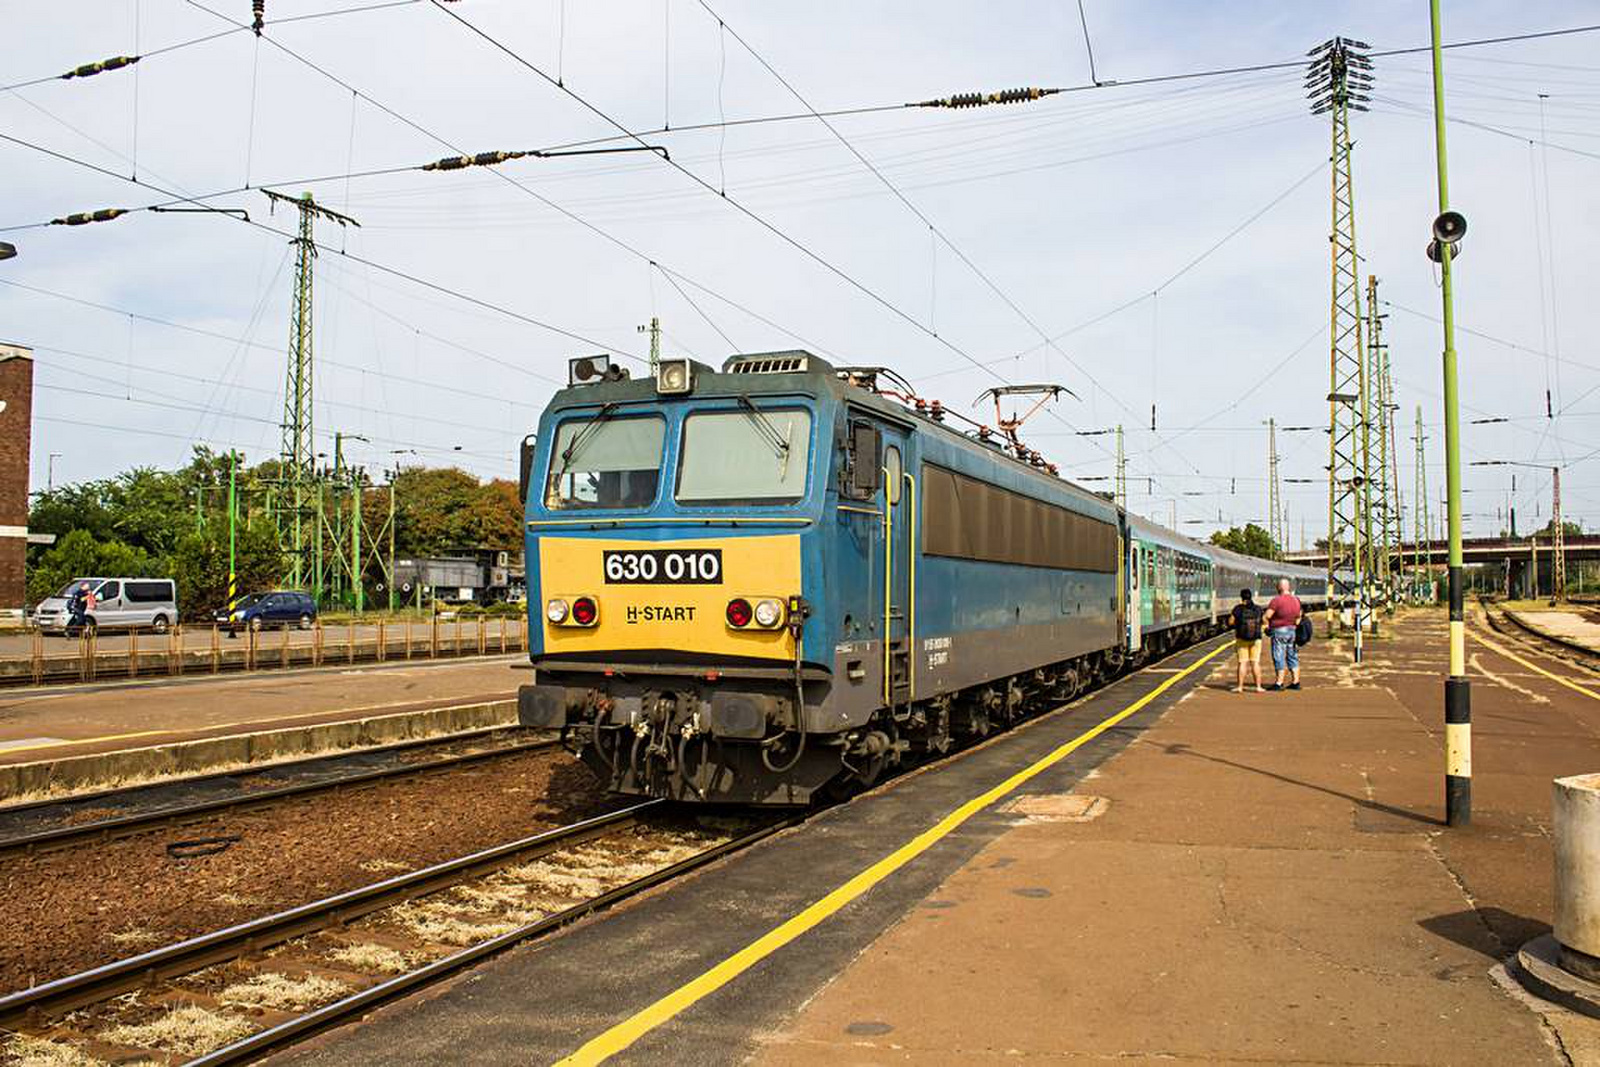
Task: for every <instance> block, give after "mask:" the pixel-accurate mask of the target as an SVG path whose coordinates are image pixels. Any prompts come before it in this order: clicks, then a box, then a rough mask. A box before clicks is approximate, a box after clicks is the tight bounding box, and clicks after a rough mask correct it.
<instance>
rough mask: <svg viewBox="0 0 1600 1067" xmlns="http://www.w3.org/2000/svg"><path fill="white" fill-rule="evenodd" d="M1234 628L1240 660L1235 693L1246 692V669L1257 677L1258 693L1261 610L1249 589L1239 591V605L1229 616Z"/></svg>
mask: <svg viewBox="0 0 1600 1067" xmlns="http://www.w3.org/2000/svg"><path fill="white" fill-rule="evenodd" d="M1228 621H1229V623H1230V624H1231V625H1232V626H1233V648H1234V651H1235V652H1236V653H1237V654H1238V658H1239V684H1238V685H1236V686H1234V687H1233V691H1234V692H1235V693H1242V692H1244V676H1245V672H1246V669H1247V668H1248V670H1249V673H1250V674H1251V675H1253V676H1254V677H1255V682H1256V692H1258V693H1264V692H1266V690H1265V689H1262V688H1261V608H1260V607H1258V606H1257V605H1256V595H1255V594H1254V593H1253V592H1251V591H1250V590H1248V589H1241V590H1239V603H1237V604H1235V605H1234V606H1233V611H1232V613H1230V614H1229V616H1228Z"/></svg>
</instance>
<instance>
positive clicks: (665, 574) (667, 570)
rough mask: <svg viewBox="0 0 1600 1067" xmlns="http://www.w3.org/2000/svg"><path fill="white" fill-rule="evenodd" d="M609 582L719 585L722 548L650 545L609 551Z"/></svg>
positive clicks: (606, 560) (606, 562)
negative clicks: (653, 546)
mask: <svg viewBox="0 0 1600 1067" xmlns="http://www.w3.org/2000/svg"><path fill="white" fill-rule="evenodd" d="M605 570H606V584H608V585H717V584H719V583H720V582H721V581H722V549H720V548H681V549H680V548H649V549H640V550H637V551H635V550H625V551H624V550H614V551H607V552H606V553H605Z"/></svg>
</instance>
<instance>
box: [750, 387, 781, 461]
mask: <svg viewBox="0 0 1600 1067" xmlns="http://www.w3.org/2000/svg"><path fill="white" fill-rule="evenodd" d="M739 406H740V407H742V408H744V409H745V410H746V411H747V412H749V413H750V421H751V422H753V423H755V426H756V430H757V432H759V433H760V434H761V435H762V436H763V437H765V438H766V439H767V444H769V445H771V446H772V449H773V451H774V452H776V453H777V454H778V458H779V459H784V460H786V459H788V458H789V438H788V435H787V434H782V433H779V432H778V427H777V426H775V425H774V424H773V422H772V419H771V417H770V416H768V415H767V413H766V412H765V411H762V410H761V409H760V408H758V407H756V406H755V404H753V403H752V402H751V400H750V398H749V397H747V396H741V397H739Z"/></svg>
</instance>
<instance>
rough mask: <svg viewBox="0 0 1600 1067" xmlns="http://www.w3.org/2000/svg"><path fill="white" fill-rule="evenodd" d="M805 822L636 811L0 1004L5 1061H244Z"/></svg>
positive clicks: (654, 804)
mask: <svg viewBox="0 0 1600 1067" xmlns="http://www.w3.org/2000/svg"><path fill="white" fill-rule="evenodd" d="M803 817H804V816H803V815H800V814H794V815H789V816H786V817H777V818H774V817H773V816H771V815H764V816H760V817H755V816H752V817H749V818H745V819H739V820H727V819H724V820H721V823H722V825H715V824H712V825H709V826H708V825H707V824H705V823H701V822H699V821H696V820H693V819H687V818H684V817H682V816H677V817H673V816H671V815H669V813H668V811H667V806H666V804H665V802H664V801H659V800H652V801H646V802H644V803H639V804H634V805H631V806H629V807H626V808H622V809H620V810H617V811H614V812H610V813H607V814H604V815H600V816H597V817H594V818H590V819H585V820H582V821H580V822H577V823H573V824H571V825H568V826H563V827H559V828H557V829H553V830H547V831H544V832H542V833H538V834H534V835H532V836H530V837H525V838H521V839H519V840H515V841H509V842H506V843H504V844H501V845H497V846H495V847H493V848H489V849H485V850H482V851H479V852H474V853H472V854H470V855H466V856H462V857H459V858H457V859H453V860H449V861H447V862H444V863H440V864H435V865H433V866H430V867H425V868H422V869H420V870H417V871H412V872H409V873H406V874H401V875H397V876H395V877H392V878H387V879H384V880H382V881H379V882H375V883H372V884H370V885H367V886H363V887H361V888H358V889H354V890H350V891H348V892H344V893H339V894H337V895H335V896H332V897H328V898H326V899H323V900H318V901H314V902H312V903H309V904H304V905H301V906H299V907H294V908H290V909H288V910H285V911H282V912H278V913H276V914H273V915H267V916H263V917H261V918H258V919H255V920H252V921H250V922H246V923H241V924H239V925H237V926H233V927H230V928H228V929H224V930H218V931H215V932H213V933H208V934H204V935H201V936H199V937H194V938H190V939H189V940H186V941H181V942H178V943H176V944H172V945H168V946H166V947H163V948H159V949H155V950H152V951H149V952H144V953H141V954H139V955H136V956H131V957H128V958H126V959H122V960H119V961H117V962H114V963H110V964H106V965H104V966H101V967H96V968H93V969H91V970H88V971H84V972H81V973H78V974H74V975H69V976H66V977H63V978H59V979H56V980H54V981H51V982H46V983H43V984H41V985H38V986H35V987H33V988H30V989H26V990H21V991H19V992H15V993H12V994H10V995H8V996H5V997H0V1029H5V1030H9V1031H11V1032H12V1033H14V1034H16V1035H18V1036H17V1037H15V1038H13V1039H12V1041H13V1047H12V1048H10V1049H6V1048H5V1047H4V1046H0V1052H6V1051H9V1052H11V1053H12V1055H13V1056H14V1057H15V1058H18V1059H22V1058H25V1057H26V1055H27V1054H28V1053H29V1052H30V1051H31V1052H32V1053H33V1054H35V1055H39V1056H41V1057H42V1056H43V1055H44V1054H45V1053H46V1051H47V1049H46V1046H49V1047H50V1048H52V1049H53V1050H54V1051H56V1052H60V1053H65V1052H66V1051H67V1050H66V1049H64V1048H62V1047H61V1046H63V1045H70V1046H72V1047H73V1048H74V1049H75V1050H76V1051H77V1052H78V1053H79V1054H80V1055H86V1056H88V1057H90V1058H92V1059H106V1060H116V1059H126V1058H127V1057H129V1056H131V1055H135V1054H137V1053H139V1052H143V1053H145V1054H151V1053H155V1054H165V1055H166V1056H176V1057H181V1058H183V1059H185V1060H188V1061H190V1062H193V1063H196V1064H228V1063H239V1062H244V1061H246V1060H249V1059H252V1058H255V1057H258V1056H260V1055H262V1054H264V1053H266V1052H268V1051H271V1050H273V1049H276V1048H280V1047H283V1046H285V1045H287V1044H290V1043H292V1042H294V1041H297V1040H299V1039H302V1038H304V1037H306V1036H308V1035H309V1034H311V1033H314V1032H316V1031H319V1030H322V1029H325V1028H327V1027H330V1026H333V1025H336V1024H338V1023H339V1022H341V1021H344V1020H347V1019H350V1018H352V1017H354V1016H355V1015H358V1014H360V1013H362V1012H364V1011H366V1010H368V1009H370V1008H371V1007H372V1006H374V1005H375V1004H378V1003H380V1002H382V1001H385V1000H388V999H390V998H392V997H395V996H399V995H401V994H403V993H407V992H410V991H412V990H415V989H418V988H420V987H422V986H424V985H427V984H429V983H431V982H434V981H437V980H438V979H440V978H442V977H444V976H446V975H449V974H451V973H453V972H455V971H456V970H459V969H460V968H462V967H465V966H467V965H469V964H471V963H474V962H476V961H478V960H481V959H483V958H484V957H486V956H489V955H492V954H494V953H496V952H500V951H502V950H504V949H506V948H508V947H510V946H512V945H515V944H519V943H521V942H525V941H528V940H530V939H533V938H537V937H539V936H541V935H543V934H546V933H549V932H551V931H553V930H556V929H558V928H560V927H562V926H565V925H567V924H569V923H571V922H573V921H575V920H577V919H579V918H582V917H583V916H585V915H589V914H591V913H593V912H595V911H598V910H600V909H603V908H606V907H609V906H611V905H613V904H615V903H617V902H619V901H621V900H624V899H626V898H627V897H630V896H633V895H635V894H637V893H640V892H643V891H644V890H646V889H649V888H651V887H653V886H656V885H659V884H661V883H663V882H666V881H670V880H671V879H673V878H677V877H679V876H681V875H683V874H686V873H688V872H689V871H692V870H694V869H696V868H698V867H701V866H704V865H705V864H708V863H711V862H713V861H715V860H717V859H719V858H721V857H722V856H725V855H727V854H729V853H731V852H734V851H736V850H738V849H741V848H745V847H747V846H749V845H751V844H753V843H755V842H756V841H759V840H761V839H763V838H765V837H767V836H769V835H771V834H773V833H775V832H777V831H778V830H780V829H783V828H784V827H787V826H789V825H793V824H794V823H796V822H798V821H799V820H800V819H801V818H803ZM19 1043H20V1044H19Z"/></svg>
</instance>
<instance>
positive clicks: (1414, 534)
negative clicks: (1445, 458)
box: [1411, 404, 1433, 601]
mask: <svg viewBox="0 0 1600 1067" xmlns="http://www.w3.org/2000/svg"><path fill="white" fill-rule="evenodd" d="M1414 440H1415V442H1416V449H1417V452H1416V456H1417V458H1416V465H1417V470H1416V478H1415V480H1414V481H1415V485H1414V488H1413V490H1412V491H1413V493H1414V494H1415V497H1416V499H1415V500H1414V501H1413V503H1412V505H1411V555H1412V568H1413V570H1414V572H1415V573H1413V574H1412V577H1411V590H1412V592H1411V595H1412V597H1413V599H1415V600H1418V601H1421V600H1422V593H1423V590H1424V589H1425V588H1427V587H1428V586H1431V585H1432V583H1433V579H1432V574H1433V569H1432V563H1433V551H1432V549H1433V527H1432V525H1431V524H1430V523H1429V521H1428V453H1427V450H1426V448H1424V446H1423V442H1424V441H1426V440H1427V438H1425V437H1423V436H1422V405H1420V404H1418V405H1417V430H1416V436H1415V438H1414ZM1428 599H1429V600H1432V597H1431V596H1430V597H1429V598H1428Z"/></svg>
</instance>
